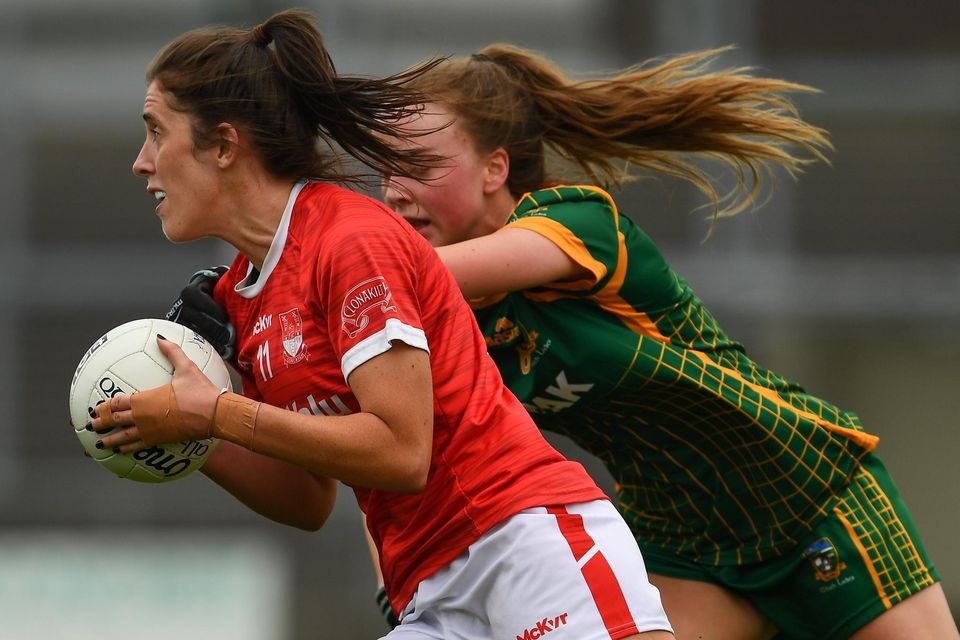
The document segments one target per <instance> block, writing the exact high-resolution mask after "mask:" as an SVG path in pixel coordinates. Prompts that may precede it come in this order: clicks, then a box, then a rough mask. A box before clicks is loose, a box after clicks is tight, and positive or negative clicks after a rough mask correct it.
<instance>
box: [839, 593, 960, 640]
mask: <svg viewBox="0 0 960 640" xmlns="http://www.w3.org/2000/svg"><path fill="white" fill-rule="evenodd" d="M850 638H851V640H899V639H900V638H938V639H939V640H957V639H958V638H960V633H958V631H957V623H956V621H954V619H953V615H952V614H951V613H950V607H949V606H948V605H947V599H946V597H945V596H944V594H943V589H942V588H941V586H940V583H939V582H938V583H936V584H935V585H933V586H930V587H927V588H926V589H924V590H923V591H921V592H919V593H917V594H915V595H912V596H910V597H909V598H907V599H906V600H901V601H900V602H899V603H897V604H896V605H894V607H893V608H891V609H889V610H887V611H886V612H884V613H882V614H881V615H880V617H878V618H874V619H873V620H871V621H870V622H869V623H867V624H866V626H864V627H861V628H860V630H859V631H857V632H856V633H854V634H853V635H852V636H850Z"/></svg>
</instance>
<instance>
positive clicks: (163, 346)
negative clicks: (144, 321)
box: [157, 333, 193, 370]
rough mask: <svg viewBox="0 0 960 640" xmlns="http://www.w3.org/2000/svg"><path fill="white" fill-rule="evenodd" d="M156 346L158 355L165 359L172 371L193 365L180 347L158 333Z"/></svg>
mask: <svg viewBox="0 0 960 640" xmlns="http://www.w3.org/2000/svg"><path fill="white" fill-rule="evenodd" d="M157 346H158V347H160V353H162V354H163V355H165V356H166V357H167V360H169V361H170V364H172V365H173V368H174V370H177V369H179V368H181V367H186V366H188V365H190V364H193V360H191V359H190V358H188V357H187V354H185V353H184V352H183V349H181V348H180V345H178V344H174V343H173V342H170V341H169V340H167V339H166V338H164V337H163V336H162V335H160V334H159V333H158V334H157Z"/></svg>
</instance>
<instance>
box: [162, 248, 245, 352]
mask: <svg viewBox="0 0 960 640" xmlns="http://www.w3.org/2000/svg"><path fill="white" fill-rule="evenodd" d="M226 272H227V267H225V266H219V267H213V268H211V269H201V270H200V271H197V272H196V273H195V274H193V275H192V276H190V279H189V280H187V286H185V287H184V288H183V291H181V292H180V297H179V298H177V300H176V301H175V302H174V303H173V306H171V307H170V311H167V315H166V316H164V317H165V318H166V319H167V320H170V321H171V322H176V323H178V324H182V325H183V326H185V327H188V328H190V329H193V330H194V331H196V332H197V333H199V334H200V335H201V336H203V337H204V338H206V340H207V342H209V343H210V344H212V345H213V348H214V349H216V350H217V353H219V354H220V356H221V357H222V358H223V359H224V360H230V359H231V358H232V357H233V351H234V345H235V344H236V337H237V334H236V331H234V329H233V325H232V324H230V320H229V319H228V318H227V312H226V311H224V310H223V309H222V308H221V307H220V305H218V304H217V303H216V302H214V300H213V288H214V286H216V284H217V280H219V279H220V276H222V275H223V274H225V273H226Z"/></svg>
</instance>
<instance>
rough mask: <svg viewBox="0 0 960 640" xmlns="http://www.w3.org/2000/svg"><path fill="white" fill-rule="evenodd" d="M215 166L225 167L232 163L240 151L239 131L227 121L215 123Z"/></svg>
mask: <svg viewBox="0 0 960 640" xmlns="http://www.w3.org/2000/svg"><path fill="white" fill-rule="evenodd" d="M217 137H218V141H217V166H219V167H220V168H221V169H225V168H227V167H229V166H230V165H232V164H233V163H234V162H235V161H236V159H237V154H238V152H239V151H240V133H239V132H238V131H237V128H236V127H234V126H233V125H232V124H230V123H228V122H221V123H220V124H219V125H217Z"/></svg>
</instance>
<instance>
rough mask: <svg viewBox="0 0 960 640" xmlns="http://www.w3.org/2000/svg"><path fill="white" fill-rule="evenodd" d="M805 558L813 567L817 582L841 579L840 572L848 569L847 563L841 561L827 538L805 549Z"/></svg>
mask: <svg viewBox="0 0 960 640" xmlns="http://www.w3.org/2000/svg"><path fill="white" fill-rule="evenodd" d="M803 557H804V558H806V559H807V560H809V561H810V564H811V565H813V570H814V572H815V575H816V578H817V580H820V581H821V582H830V581H831V580H836V579H837V578H839V577H840V572H841V571H843V570H844V569H846V568H847V564H846V563H845V562H841V561H840V556H839V555H837V550H836V549H835V548H834V546H833V543H832V542H830V540H829V539H827V538H820V539H819V540H817V541H816V542H814V543H813V544H812V545H810V546H809V547H807V548H806V549H804V551H803Z"/></svg>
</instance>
